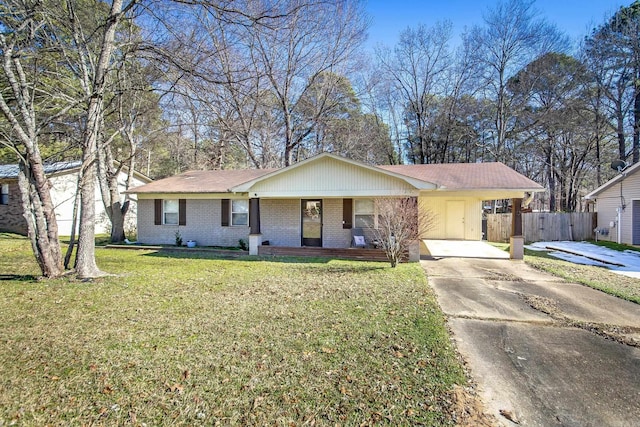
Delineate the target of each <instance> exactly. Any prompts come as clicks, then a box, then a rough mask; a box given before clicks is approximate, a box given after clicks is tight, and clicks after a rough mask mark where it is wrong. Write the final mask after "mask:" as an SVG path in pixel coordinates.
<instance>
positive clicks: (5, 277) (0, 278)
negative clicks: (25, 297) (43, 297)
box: [0, 274, 38, 282]
mask: <svg viewBox="0 0 640 427" xmlns="http://www.w3.org/2000/svg"><path fill="white" fill-rule="evenodd" d="M4 281H7V282H8V281H16V282H37V281H38V276H34V275H32V274H0V282H4Z"/></svg>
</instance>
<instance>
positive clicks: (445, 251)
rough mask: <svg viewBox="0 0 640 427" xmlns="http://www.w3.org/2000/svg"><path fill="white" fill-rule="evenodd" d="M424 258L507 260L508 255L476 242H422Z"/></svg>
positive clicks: (493, 247)
mask: <svg viewBox="0 0 640 427" xmlns="http://www.w3.org/2000/svg"><path fill="white" fill-rule="evenodd" d="M422 243H423V244H424V246H425V248H426V250H425V251H423V253H424V254H425V255H424V256H426V257H431V258H450V257H456V258H485V259H509V253H508V252H505V251H502V250H500V249H498V248H496V247H495V246H492V245H490V244H488V243H486V242H483V241H478V240H428V239H427V240H423V241H422Z"/></svg>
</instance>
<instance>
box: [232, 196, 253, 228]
mask: <svg viewBox="0 0 640 427" xmlns="http://www.w3.org/2000/svg"><path fill="white" fill-rule="evenodd" d="M231 225H249V201H248V200H232V201H231Z"/></svg>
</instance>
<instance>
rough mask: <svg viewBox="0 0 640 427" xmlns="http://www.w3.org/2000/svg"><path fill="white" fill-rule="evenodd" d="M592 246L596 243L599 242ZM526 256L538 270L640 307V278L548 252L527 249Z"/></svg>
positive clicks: (618, 247)
mask: <svg viewBox="0 0 640 427" xmlns="http://www.w3.org/2000/svg"><path fill="white" fill-rule="evenodd" d="M592 243H594V244H596V242H592ZM491 244H492V245H494V246H496V247H499V248H501V249H503V250H506V251H508V250H509V245H508V244H506V243H491ZM597 244H600V245H602V246H606V247H608V248H610V249H614V250H619V251H624V250H628V249H630V250H637V248H633V247H632V246H626V245H618V244H616V243H613V244H612V243H610V242H598V243H597ZM524 253H525V256H524V261H525V262H526V263H527V264H529V265H531V266H532V267H534V268H537V269H538V270H542V271H546V272H547V273H551V274H553V275H555V276H558V277H562V278H563V279H565V280H567V281H569V282H572V283H580V284H583V285H586V286H589V287H592V288H594V289H598V290H601V291H603V292H606V293H608V294H610V295H614V296H617V297H619V298H622V299H625V300H627V301H632V302H635V303H637V304H640V279H634V278H632V277H628V276H623V275H620V274H617V273H614V272H612V271H611V270H608V269H606V268H602V267H596V266H591V265H581V264H574V263H572V262H568V261H563V260H560V259H558V258H555V257H553V256H551V255H549V254H548V252H546V251H532V250H529V249H525V251H524Z"/></svg>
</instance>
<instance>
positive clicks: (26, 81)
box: [0, 1, 74, 277]
mask: <svg viewBox="0 0 640 427" xmlns="http://www.w3.org/2000/svg"><path fill="white" fill-rule="evenodd" d="M46 12H47V11H46V8H44V7H43V6H42V4H41V3H40V2H21V1H7V2H4V3H2V5H1V6H0V20H1V21H0V22H1V25H2V27H3V31H2V33H0V50H1V51H2V75H1V77H2V82H1V83H0V85H1V88H0V89H1V91H0V110H1V111H2V115H3V117H4V118H5V120H6V125H7V127H8V128H9V129H10V130H9V129H5V130H4V131H3V140H2V145H4V146H6V147H8V148H9V149H10V150H11V151H12V152H13V153H14V154H15V155H16V157H17V158H18V163H19V173H18V185H19V188H20V194H21V198H22V207H23V213H24V218H25V221H26V224H27V232H28V235H29V239H30V241H31V245H32V248H33V253H34V255H35V258H36V260H37V262H38V265H39V266H40V270H41V272H42V274H43V275H44V276H45V277H56V276H59V275H60V274H62V272H63V269H62V255H61V250H60V244H59V242H58V227H57V222H56V217H55V212H54V206H53V202H52V199H51V194H50V191H49V189H50V186H49V182H48V180H47V177H46V174H45V168H44V162H43V158H42V156H41V151H40V136H41V134H42V133H43V129H46V128H47V127H48V126H50V125H51V124H52V123H53V122H55V120H56V119H57V118H58V117H61V116H63V115H64V114H65V113H66V112H68V111H69V110H70V109H71V108H72V106H73V105H74V103H71V104H69V102H68V101H69V95H68V94H67V93H61V92H60V91H59V86H57V84H56V83H57V82H55V81H51V80H49V79H47V78H38V76H37V75H36V73H33V72H32V71H33V69H34V68H35V67H36V64H37V61H38V52H37V51H35V50H34V49H33V46H34V45H35V44H39V43H40V44H42V45H44V46H47V45H49V43H50V40H51V37H52V36H53V34H52V33H51V32H50V30H49V28H48V26H47V20H48V16H47V14H46ZM57 102H64V103H66V105H67V106H66V107H63V108H55V106H56V103H57ZM43 111H48V114H42V112H43Z"/></svg>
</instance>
